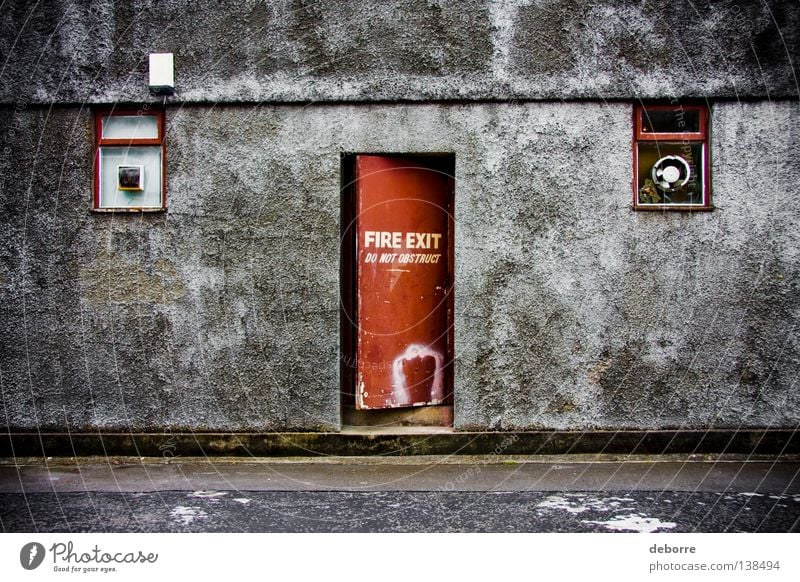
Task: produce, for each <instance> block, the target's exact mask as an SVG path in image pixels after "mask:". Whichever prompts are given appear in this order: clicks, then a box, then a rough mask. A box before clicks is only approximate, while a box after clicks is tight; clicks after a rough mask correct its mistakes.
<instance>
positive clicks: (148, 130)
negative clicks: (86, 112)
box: [103, 115, 158, 139]
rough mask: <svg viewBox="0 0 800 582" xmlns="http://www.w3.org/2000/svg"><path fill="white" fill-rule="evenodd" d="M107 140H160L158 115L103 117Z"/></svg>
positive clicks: (104, 132)
mask: <svg viewBox="0 0 800 582" xmlns="http://www.w3.org/2000/svg"><path fill="white" fill-rule="evenodd" d="M103 138H105V139H145V138H149V139H158V116H157V115H107V116H105V117H103Z"/></svg>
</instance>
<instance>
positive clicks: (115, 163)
mask: <svg viewBox="0 0 800 582" xmlns="http://www.w3.org/2000/svg"><path fill="white" fill-rule="evenodd" d="M161 206H162V204H161V147H160V146H136V147H101V148H100V206H99V207H100V208H161Z"/></svg>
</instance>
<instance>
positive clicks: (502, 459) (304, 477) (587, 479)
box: [0, 455, 800, 533]
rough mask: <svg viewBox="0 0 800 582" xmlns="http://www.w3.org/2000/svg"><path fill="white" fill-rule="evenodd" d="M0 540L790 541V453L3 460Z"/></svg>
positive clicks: (798, 493)
mask: <svg viewBox="0 0 800 582" xmlns="http://www.w3.org/2000/svg"><path fill="white" fill-rule="evenodd" d="M0 527H2V530H3V531H4V532H39V533H42V532H373V531H375V532H798V531H800V459H798V458H796V457H794V456H782V457H767V456H764V457H754V456H746V457H745V456H736V455H717V456H713V455H684V456H679V455H673V456H645V455H641V456H635V455H627V456H614V455H564V456H504V455H488V456H467V455H451V456H410V457H321V458H320V457H315V458H226V457H215V458H175V457H168V458H154V457H142V458H138V457H133V458H132V457H108V458H105V457H79V458H46V459H45V458H4V459H0Z"/></svg>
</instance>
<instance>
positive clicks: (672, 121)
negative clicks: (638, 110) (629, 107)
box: [642, 105, 700, 133]
mask: <svg viewBox="0 0 800 582" xmlns="http://www.w3.org/2000/svg"><path fill="white" fill-rule="evenodd" d="M687 132H688V133H699V132H700V110H699V109H684V108H683V107H681V106H680V105H676V106H675V107H674V108H672V109H663V108H662V109H647V108H645V109H642V133H687Z"/></svg>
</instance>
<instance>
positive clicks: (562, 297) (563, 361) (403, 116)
mask: <svg viewBox="0 0 800 582" xmlns="http://www.w3.org/2000/svg"><path fill="white" fill-rule="evenodd" d="M630 108H631V105H630V104H623V103H615V104H602V103H527V104H475V105H463V104H462V105H431V104H428V105H338V106H309V107H294V106H278V107H272V106H260V107H251V106H216V107H200V106H197V107H183V108H177V107H175V108H170V109H168V111H167V124H168V128H167V140H168V141H167V148H168V149H167V176H168V178H167V180H168V184H167V186H168V205H169V211H168V212H167V213H166V214H155V215H146V216H139V215H122V216H112V215H97V214H90V213H89V207H90V197H91V169H92V168H91V114H90V113H88V112H87V111H85V110H79V109H77V108H73V109H63V108H62V109H59V108H56V109H52V110H49V109H32V108H26V109H22V108H19V109H17V110H14V109H5V110H4V111H3V115H2V117H1V119H2V123H3V126H2V127H0V131H1V132H2V135H3V136H5V138H6V143H8V144H9V146H7V147H5V148H4V149H3V150H2V158H0V163H2V176H3V184H2V188H0V192H2V194H1V195H2V198H1V199H0V204H2V206H1V207H0V211H2V215H3V229H2V232H1V233H0V259H2V260H0V329H2V330H3V334H2V337H0V354H2V357H1V358H0V387H1V388H2V401H3V406H4V410H3V413H2V414H3V415H4V419H5V421H6V422H7V423H8V424H10V425H11V426H12V428H16V429H24V428H28V429H32V428H37V427H40V428H45V429H62V430H63V429H64V428H65V426H66V427H69V428H70V430H78V429H81V428H93V427H102V428H115V429H122V430H127V429H130V430H144V429H155V430H172V429H179V428H191V429H194V430H259V429H272V430H287V429H304V430H318V429H324V428H330V427H335V426H337V424H338V422H339V392H338V359H337V354H338V333H337V329H338V276H339V274H338V252H339V245H338V242H339V239H338V235H339V188H340V177H339V170H340V159H339V154H340V153H341V152H354V151H355V152H359V151H360V152H434V151H435V152H454V153H455V155H456V180H457V182H456V219H457V223H456V320H455V324H456V351H457V357H458V360H457V363H456V398H455V403H456V425H457V427H458V428H462V429H463V428H490V429H511V428H538V427H552V428H572V429H580V428H589V427H598V428H621V427H645V428H647V427H667V426H669V427H675V426H679V427H681V426H682V427H690V428H697V427H707V426H729V427H737V426H796V425H797V423H798V420H800V412H798V411H800V406H799V405H800V391H798V390H797V386H796V378H797V377H798V372H800V346H799V345H798V341H797V334H796V325H797V322H798V315H800V314H799V313H798V311H800V304H798V301H797V296H798V280H800V279H798V275H800V273H798V267H800V260H798V259H799V257H798V251H797V249H798V248H800V245H798V243H799V242H800V241H798V238H799V237H800V228H798V227H799V226H800V225H798V222H800V219H798V215H797V213H796V212H795V211H794V207H793V205H792V204H791V200H792V196H793V195H794V193H795V192H796V184H797V183H798V180H800V171H798V169H797V165H796V163H795V158H796V154H797V151H798V146H800V143H798V141H800V115H798V113H800V112H798V103H796V102H788V101H783V102H781V101H778V102H772V103H770V102H763V103H746V104H736V103H717V104H715V105H714V106H713V110H712V128H713V140H712V142H713V143H712V148H713V150H712V156H713V162H712V163H713V168H712V171H713V174H712V176H713V181H714V201H715V204H716V205H717V206H718V209H717V210H716V211H714V212H711V213H697V214H687V213H660V212H650V213H634V212H632V211H631V210H630V209H629V203H630V198H631V191H630V179H631V178H630V177H631V171H632V170H631V141H630V138H631V131H632V129H631V114H630V113H631V109H630Z"/></svg>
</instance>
